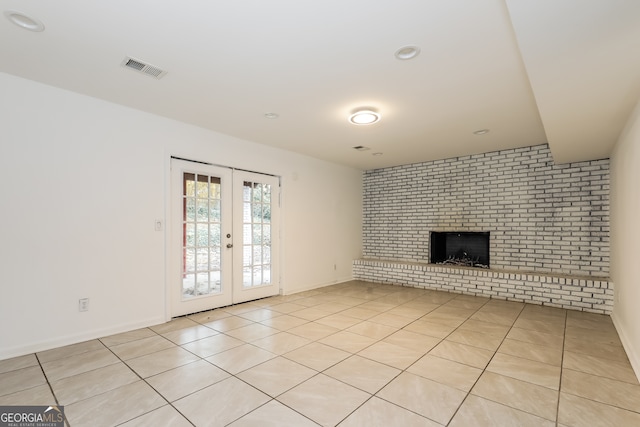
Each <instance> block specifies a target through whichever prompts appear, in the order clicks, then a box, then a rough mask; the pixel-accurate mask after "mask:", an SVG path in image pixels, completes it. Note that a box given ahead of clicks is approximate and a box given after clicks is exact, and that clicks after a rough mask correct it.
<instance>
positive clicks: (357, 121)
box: [349, 109, 380, 125]
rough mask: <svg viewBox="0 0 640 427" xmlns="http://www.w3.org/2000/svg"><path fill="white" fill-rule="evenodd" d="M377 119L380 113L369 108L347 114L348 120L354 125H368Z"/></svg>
mask: <svg viewBox="0 0 640 427" xmlns="http://www.w3.org/2000/svg"><path fill="white" fill-rule="evenodd" d="M378 120H380V114H379V113H377V112H375V111H373V110H370V109H361V110H357V111H355V112H354V113H353V114H351V115H350V116H349V122H351V123H353V124H354V125H370V124H372V123H375V122H377V121H378Z"/></svg>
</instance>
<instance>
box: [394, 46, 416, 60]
mask: <svg viewBox="0 0 640 427" xmlns="http://www.w3.org/2000/svg"><path fill="white" fill-rule="evenodd" d="M419 53H420V48H419V47H418V46H403V47H401V48H400V49H398V50H396V53H395V56H396V58H397V59H399V60H401V61H406V60H408V59H413V58H415V57H416V56H418V54H419Z"/></svg>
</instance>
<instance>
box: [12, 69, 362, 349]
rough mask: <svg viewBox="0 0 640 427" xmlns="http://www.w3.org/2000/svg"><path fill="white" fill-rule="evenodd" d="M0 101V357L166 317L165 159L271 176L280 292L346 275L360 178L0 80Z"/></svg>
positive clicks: (357, 249)
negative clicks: (278, 230)
mask: <svg viewBox="0 0 640 427" xmlns="http://www.w3.org/2000/svg"><path fill="white" fill-rule="evenodd" d="M0 93H2V96H0V125H1V126H0V144H1V145H0V146H1V149H2V151H1V152H2V154H1V155H0V197H1V200H2V209H0V244H1V246H0V359H4V358H7V357H12V356H16V355H20V354H25V353H28V352H32V351H39V350H44V349H47V348H52V347H56V346H59V345H64V344H69V343H73V342H78V341H82V340H85V339H90V338H96V337H100V336H104V335H108V334H112V333H116V332H121V331H125V330H129V329H133V328H137V327H142V326H148V325H152V324H157V323H161V322H163V321H164V320H165V319H166V316H167V313H166V312H165V233H163V232H156V231H154V220H155V219H156V218H162V219H164V218H165V211H166V206H167V197H168V188H167V173H168V170H167V166H168V160H167V159H168V158H169V156H171V155H177V156H181V157H185V158H190V159H196V160H201V161H205V162H212V163H216V164H221V165H227V166H233V167H239V168H243V169H248V170H255V171H259V172H267V173H272V174H275V175H280V176H282V182H283V204H282V211H281V212H282V247H283V250H282V252H283V256H282V258H281V265H282V278H283V288H284V291H285V292H286V293H292V292H296V291H300V290H304V289H311V288H314V287H318V286H324V285H328V284H331V283H336V282H340V281H345V280H349V279H350V278H351V262H352V260H353V259H355V258H358V257H360V256H361V241H362V238H361V229H362V227H361V216H362V200H361V196H362V183H361V181H362V180H361V172H360V171H358V170H355V169H350V168H347V167H343V166H339V165H335V164H331V163H327V162H323V161H319V160H316V159H312V158H309V157H306V156H302V155H299V154H296V153H291V152H287V151H283V150H277V149H273V148H269V147H266V146H262V145H259V144H255V143H251V142H247V141H242V140H238V139H235V138H232V137H229V136H225V135H221V134H218V133H215V132H212V131H208V130H205V129H202V128H198V127H194V126H191V125H187V124H184V123H180V122H176V121H172V120H169V119H166V118H162V117H158V116H154V115H151V114H147V113H143V112H140V111H137V110H133V109H129V108H125V107H121V106H118V105H114V104H111V103H107V102H104V101H101V100H97V99H94V98H90V97H85V96H82V95H78V94H75V93H71V92H67V91H63V90H60V89H57V88H53V87H50V86H45V85H41V84H38V83H35V82H31V81H28V80H23V79H20V78H17V77H14V76H10V75H7V74H2V73H0ZM334 266H335V268H334ZM84 297H88V298H90V300H91V302H90V310H89V311H88V312H84V313H80V312H78V307H77V305H78V299H79V298H84Z"/></svg>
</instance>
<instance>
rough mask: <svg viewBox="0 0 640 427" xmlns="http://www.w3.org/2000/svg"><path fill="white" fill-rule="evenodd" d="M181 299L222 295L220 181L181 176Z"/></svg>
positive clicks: (190, 175)
mask: <svg viewBox="0 0 640 427" xmlns="http://www.w3.org/2000/svg"><path fill="white" fill-rule="evenodd" d="M182 188H183V191H182V206H183V215H182V229H183V233H182V235H183V241H182V254H183V256H182V298H183V299H188V298H193V297H198V296H202V295H210V294H214V293H219V292H220V291H221V281H220V280H221V271H220V269H221V265H220V258H221V256H222V239H221V215H220V202H221V200H220V194H221V191H220V177H217V176H209V175H204V174H199V173H190V172H185V173H183V185H182Z"/></svg>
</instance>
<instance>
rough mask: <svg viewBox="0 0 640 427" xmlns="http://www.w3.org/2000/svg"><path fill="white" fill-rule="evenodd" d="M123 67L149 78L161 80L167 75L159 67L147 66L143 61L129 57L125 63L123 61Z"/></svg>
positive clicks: (125, 59)
mask: <svg viewBox="0 0 640 427" xmlns="http://www.w3.org/2000/svg"><path fill="white" fill-rule="evenodd" d="M122 66H123V67H125V68H129V69H131V70H134V71H138V72H140V73H142V74H146V75H148V76H151V77H155V78H156V79H160V78H162V77H163V76H164V75H165V74H167V72H166V71H164V70H161V69H160V68H158V67H155V66H153V65H149V64H146V63H144V62H142V61H139V60H137V59H133V58H129V57H126V58H124V61H122Z"/></svg>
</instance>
